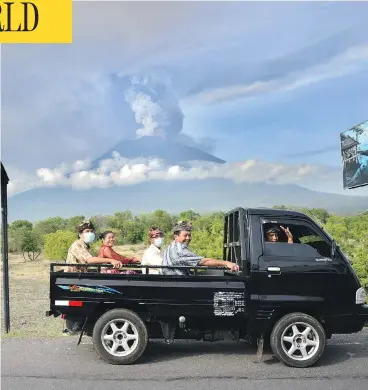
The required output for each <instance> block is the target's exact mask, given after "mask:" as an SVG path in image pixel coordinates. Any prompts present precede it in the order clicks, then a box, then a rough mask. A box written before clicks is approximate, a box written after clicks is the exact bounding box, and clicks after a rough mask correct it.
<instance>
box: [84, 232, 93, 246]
mask: <svg viewBox="0 0 368 390" xmlns="http://www.w3.org/2000/svg"><path fill="white" fill-rule="evenodd" d="M94 239H95V233H93V232H87V233H84V234H83V240H84V242H85V243H86V244H90V243H91V242H93V241H94Z"/></svg>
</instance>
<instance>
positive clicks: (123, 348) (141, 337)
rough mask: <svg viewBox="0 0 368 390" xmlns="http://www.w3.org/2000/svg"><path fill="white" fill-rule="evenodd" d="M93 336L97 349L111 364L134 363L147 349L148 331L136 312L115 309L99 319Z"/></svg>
mask: <svg viewBox="0 0 368 390" xmlns="http://www.w3.org/2000/svg"><path fill="white" fill-rule="evenodd" d="M92 338H93V344H94V346H95V349H96V351H97V352H98V353H99V355H100V356H101V357H102V358H103V359H104V360H106V361H108V362H109V363H111V364H132V363H134V362H135V361H136V360H138V359H139V358H140V357H141V355H142V354H143V352H144V351H145V349H146V347H147V343H148V332H147V328H146V326H145V324H144V322H143V321H142V320H141V318H140V317H139V316H138V315H137V314H136V313H134V312H132V311H131V310H127V309H113V310H109V311H108V312H106V313H105V314H103V315H102V316H101V317H100V318H99V319H98V320H97V322H96V324H95V326H94V328H93V336H92Z"/></svg>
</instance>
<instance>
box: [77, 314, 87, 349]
mask: <svg viewBox="0 0 368 390" xmlns="http://www.w3.org/2000/svg"><path fill="white" fill-rule="evenodd" d="M87 320H88V317H86V319H85V320H84V324H83V326H82V330H81V334H80V336H79V340H78V344H77V345H79V344H80V342H81V341H82V337H83V333H84V327H85V326H86V323H87Z"/></svg>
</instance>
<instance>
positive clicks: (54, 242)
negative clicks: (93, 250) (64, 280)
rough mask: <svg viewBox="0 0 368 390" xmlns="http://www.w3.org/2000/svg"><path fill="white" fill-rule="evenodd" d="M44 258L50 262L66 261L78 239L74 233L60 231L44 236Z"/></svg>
mask: <svg viewBox="0 0 368 390" xmlns="http://www.w3.org/2000/svg"><path fill="white" fill-rule="evenodd" d="M44 239H45V241H44V256H45V259H48V260H66V258H67V255H68V249H69V247H70V245H72V243H73V242H74V241H75V240H76V239H77V235H76V234H75V233H73V232H69V231H65V230H58V231H56V232H55V233H49V234H46V235H45V236H44Z"/></svg>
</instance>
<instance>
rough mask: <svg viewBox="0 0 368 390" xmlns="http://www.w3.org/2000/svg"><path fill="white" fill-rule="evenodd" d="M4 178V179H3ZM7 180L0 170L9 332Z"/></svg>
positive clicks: (5, 290) (5, 292)
mask: <svg viewBox="0 0 368 390" xmlns="http://www.w3.org/2000/svg"><path fill="white" fill-rule="evenodd" d="M4 176H5V177H4ZM7 185H8V178H7V175H6V173H5V169H3V167H2V169H1V217H2V218H1V222H2V258H3V283H4V287H3V289H4V328H5V332H6V333H9V331H10V305H9V264H8V195H7Z"/></svg>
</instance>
